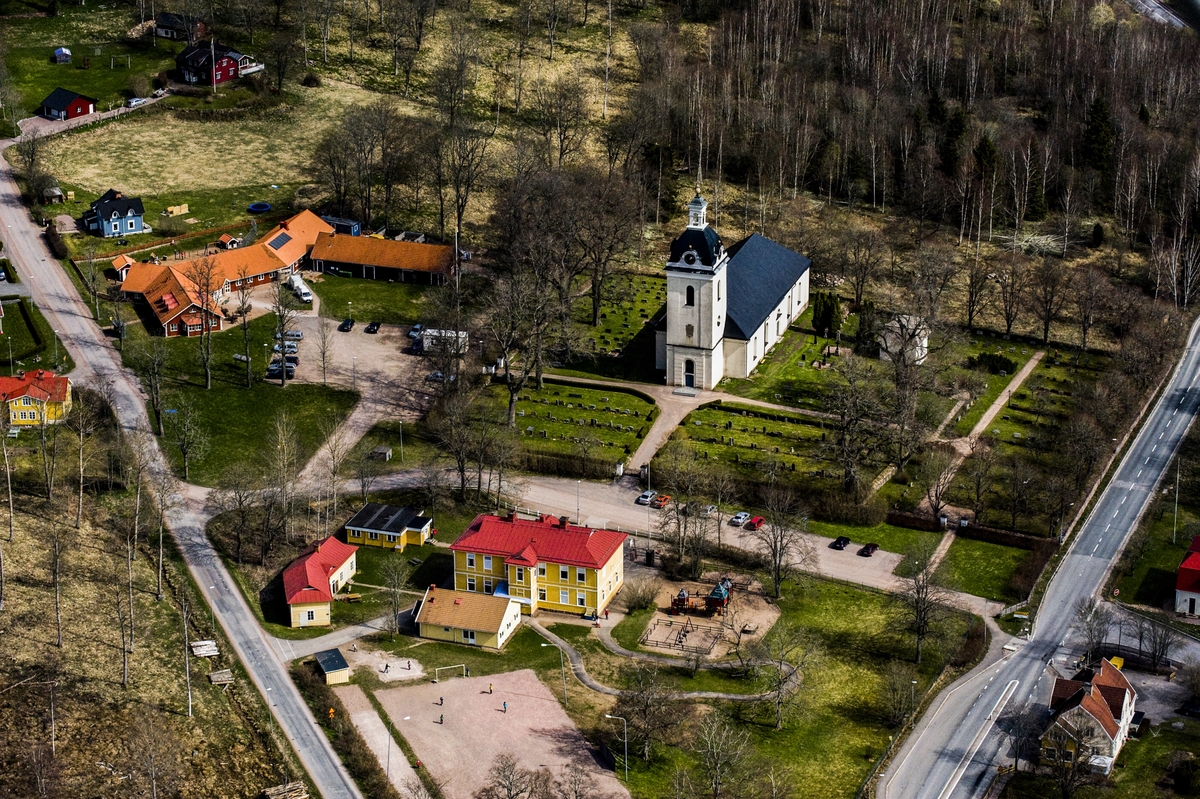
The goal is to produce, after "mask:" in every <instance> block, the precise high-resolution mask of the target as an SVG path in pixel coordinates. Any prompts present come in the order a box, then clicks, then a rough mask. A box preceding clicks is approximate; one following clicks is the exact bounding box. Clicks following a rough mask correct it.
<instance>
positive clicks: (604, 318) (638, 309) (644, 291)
mask: <svg viewBox="0 0 1200 799" xmlns="http://www.w3.org/2000/svg"><path fill="white" fill-rule="evenodd" d="M606 290H607V291H608V293H609V296H610V299H608V300H606V301H604V302H602V304H601V306H600V324H599V325H598V326H596V327H592V299H591V296H586V297H580V298H579V299H578V300H576V301H575V304H574V305H573V306H572V307H571V317H572V318H573V319H574V320H575V321H576V322H578V323H579V324H580V325H582V328H581V329H582V331H583V332H584V334H585V335H586V336H587V337H588V338H589V339H591V341H592V344H593V347H594V349H595V350H596V352H598V353H601V354H602V355H608V354H611V353H614V352H620V351H621V350H623V349H624V348H625V346H626V345H627V344H629V342H631V341H633V339H634V338H636V336H637V334H638V333H639V332H640V331H641V329H642V326H643V325H645V324H646V323H647V322H648V321H650V320H651V319H653V318H654V316H655V315H656V314H657V313H658V312H659V310H661V309H662V307H663V305H664V304H666V301H667V281H666V280H665V279H664V278H663V277H660V276H653V277H652V276H649V275H642V274H633V273H624V272H623V273H619V274H616V275H613V276H612V277H611V278H609V283H608V286H607V287H606Z"/></svg>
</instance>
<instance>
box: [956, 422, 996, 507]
mask: <svg viewBox="0 0 1200 799" xmlns="http://www.w3.org/2000/svg"><path fill="white" fill-rule="evenodd" d="M959 473H960V474H961V475H962V476H963V478H964V480H963V482H964V483H965V484H966V488H967V492H968V495H969V496H970V498H971V512H972V513H974V514H975V522H976V524H979V523H981V519H982V516H983V512H984V511H985V510H986V509H987V501H988V497H989V496H991V493H992V489H993V488H995V486H996V450H995V448H994V447H992V445H991V443H990V442H989V441H988V440H987V439H985V438H983V437H980V438H977V439H974V440H972V441H971V456H970V457H969V458H967V459H966V461H964V462H963V465H962V468H961V469H960V470H959Z"/></svg>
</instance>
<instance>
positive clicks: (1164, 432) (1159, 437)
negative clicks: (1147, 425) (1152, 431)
mask: <svg viewBox="0 0 1200 799" xmlns="http://www.w3.org/2000/svg"><path fill="white" fill-rule="evenodd" d="M1166 434H1167V431H1166V430H1164V431H1162V432H1161V433H1159V434H1158V440H1159V441H1162V437H1163V436H1165V435H1166Z"/></svg>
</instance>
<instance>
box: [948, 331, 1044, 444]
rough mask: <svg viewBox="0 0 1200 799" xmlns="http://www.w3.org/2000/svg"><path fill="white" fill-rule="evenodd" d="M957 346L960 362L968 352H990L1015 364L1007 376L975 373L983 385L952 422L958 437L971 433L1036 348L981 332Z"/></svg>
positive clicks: (969, 354)
mask: <svg viewBox="0 0 1200 799" xmlns="http://www.w3.org/2000/svg"><path fill="white" fill-rule="evenodd" d="M959 349H960V350H961V351H962V352H961V356H960V357H961V358H962V360H963V361H965V360H966V358H968V357H970V356H971V355H978V354H980V353H985V352H993V353H996V354H998V355H1003V356H1004V357H1005V358H1008V359H1010V360H1012V361H1015V362H1016V364H1017V368H1016V370H1015V371H1013V372H1012V373H1010V374H1008V375H991V374H987V373H986V372H980V373H979V376H980V379H981V380H983V381H984V384H985V385H984V389H983V391H981V392H980V393H979V395H978V396H976V397H975V400H974V403H973V404H972V405H971V407H970V408H968V409H966V410H965V411H964V412H963V413H962V416H961V417H960V418H959V419H958V420H957V421H956V422H955V425H954V432H956V433H957V434H958V435H960V436H965V435H967V434H968V433H970V432H971V430H972V429H973V428H974V427H975V425H976V424H977V423H978V422H979V420H980V419H981V418H982V417H983V414H984V412H985V411H987V409H988V408H990V407H991V406H992V403H993V402H995V401H996V398H997V397H999V396H1000V393H1001V392H1002V391H1004V389H1006V388H1008V384H1009V383H1011V382H1012V379H1013V377H1015V376H1016V373H1017V372H1019V371H1020V370H1021V368H1022V367H1024V366H1025V364H1026V363H1027V362H1028V361H1029V359H1030V358H1032V357H1033V354H1034V352H1035V351H1036V350H1035V349H1034V348H1033V347H1031V346H1030V345H1027V344H1023V345H1016V344H1012V343H1010V342H1008V341H1005V340H1004V339H1002V338H998V337H995V336H983V335H977V336H974V337H972V338H971V339H970V341H967V342H964V343H963V344H962V345H961V346H960V347H959Z"/></svg>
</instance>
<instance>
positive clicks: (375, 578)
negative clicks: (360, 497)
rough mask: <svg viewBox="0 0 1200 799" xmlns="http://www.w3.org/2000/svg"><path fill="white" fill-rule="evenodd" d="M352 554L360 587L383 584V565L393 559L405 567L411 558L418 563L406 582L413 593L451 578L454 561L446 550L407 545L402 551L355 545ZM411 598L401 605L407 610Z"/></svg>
mask: <svg viewBox="0 0 1200 799" xmlns="http://www.w3.org/2000/svg"><path fill="white" fill-rule="evenodd" d="M356 554H357V558H358V560H357V566H358V573H357V574H355V575H354V582H355V583H360V584H362V585H386V584H387V583H386V581H385V580H384V576H383V570H384V566H385V565H386V564H387V563H388V561H389V560H391V559H393V558H395V559H399V560H401V561H403V562H404V563H405V565H408V561H410V560H413V559H417V560H420V561H421V563H420V565H418V566H416V567H413V568H412V571H410V573H409V579H408V584H409V587H410V588H411V589H412V590H414V591H417V592H423V591H424V590H425V589H426V588H428V587H429V586H430V585H438V586H442V585H445V584H446V583H447V580H448V578H450V577H452V576H453V575H454V560H453V558H452V556H451V553H450V550H448V549H446V548H445V547H436V546H433V545H432V544H425V545H423V546H407V547H405V548H404V551H403V552H396V551H395V550H392V549H384V548H383V547H372V546H365V545H363V546H359V548H358V552H357V553H356ZM355 590H358V589H357V588H356V589H355ZM406 596H407V595H406ZM415 598H416V597H413V598H406V599H405V600H404V601H403V602H402V603H401V604H402V605H404V606H405V607H408V606H409V605H411V604H412V603H413V600H414V599H415Z"/></svg>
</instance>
